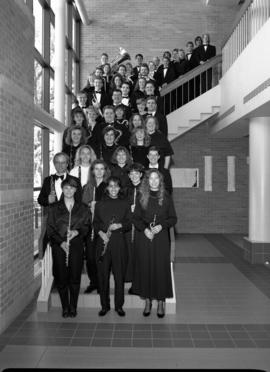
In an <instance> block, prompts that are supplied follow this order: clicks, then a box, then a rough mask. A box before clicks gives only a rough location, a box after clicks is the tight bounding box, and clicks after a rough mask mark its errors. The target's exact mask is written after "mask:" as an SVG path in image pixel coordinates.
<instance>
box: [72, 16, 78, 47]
mask: <svg viewBox="0 0 270 372" xmlns="http://www.w3.org/2000/svg"><path fill="white" fill-rule="evenodd" d="M73 17H74V14H73ZM76 26H77V24H76V21H75V19H74V18H73V19H72V49H73V50H74V51H75V53H76V34H77V28H76Z"/></svg>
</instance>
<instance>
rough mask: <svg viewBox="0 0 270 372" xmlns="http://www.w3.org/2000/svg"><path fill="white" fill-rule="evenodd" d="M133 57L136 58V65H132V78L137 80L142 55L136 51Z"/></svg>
mask: <svg viewBox="0 0 270 372" xmlns="http://www.w3.org/2000/svg"><path fill="white" fill-rule="evenodd" d="M135 59H136V62H137V65H136V66H135V67H133V75H134V80H137V79H138V76H139V73H140V70H141V65H142V63H143V55H142V54H140V53H138V54H136V56H135Z"/></svg>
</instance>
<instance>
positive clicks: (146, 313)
mask: <svg viewBox="0 0 270 372" xmlns="http://www.w3.org/2000/svg"><path fill="white" fill-rule="evenodd" d="M151 310H152V302H150V304H149V307H148V306H145V308H144V311H143V316H149V315H150V314H151Z"/></svg>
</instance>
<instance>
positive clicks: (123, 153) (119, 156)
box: [110, 146, 132, 195]
mask: <svg viewBox="0 0 270 372" xmlns="http://www.w3.org/2000/svg"><path fill="white" fill-rule="evenodd" d="M111 163H112V165H111V166H110V170H111V175H112V176H114V177H117V178H119V179H120V182H121V187H122V189H123V190H122V191H123V192H124V194H125V195H126V190H127V187H128V186H130V180H129V176H128V170H129V166H130V164H131V163H132V159H131V156H130V153H129V152H128V150H127V149H126V147H124V146H119V147H117V149H116V150H115V151H114V153H113V156H112V159H111Z"/></svg>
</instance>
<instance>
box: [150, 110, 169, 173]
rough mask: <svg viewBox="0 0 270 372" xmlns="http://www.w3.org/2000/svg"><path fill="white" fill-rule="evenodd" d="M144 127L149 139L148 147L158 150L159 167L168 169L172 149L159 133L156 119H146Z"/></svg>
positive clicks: (151, 117) (152, 117)
mask: <svg viewBox="0 0 270 372" xmlns="http://www.w3.org/2000/svg"><path fill="white" fill-rule="evenodd" d="M145 127H146V130H147V133H148V134H149V135H150V137H151V142H150V146H156V147H157V148H158V149H159V152H160V159H159V164H160V166H161V167H164V168H166V169H168V168H169V166H170V161H171V155H173V149H172V147H171V144H170V142H169V141H168V140H167V138H166V137H165V136H164V134H163V133H161V132H160V131H159V129H158V128H159V127H158V120H157V118H156V117H154V116H149V117H147V118H146V122H145Z"/></svg>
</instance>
